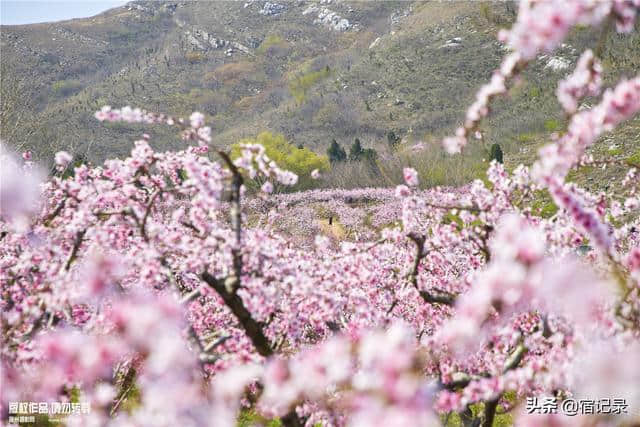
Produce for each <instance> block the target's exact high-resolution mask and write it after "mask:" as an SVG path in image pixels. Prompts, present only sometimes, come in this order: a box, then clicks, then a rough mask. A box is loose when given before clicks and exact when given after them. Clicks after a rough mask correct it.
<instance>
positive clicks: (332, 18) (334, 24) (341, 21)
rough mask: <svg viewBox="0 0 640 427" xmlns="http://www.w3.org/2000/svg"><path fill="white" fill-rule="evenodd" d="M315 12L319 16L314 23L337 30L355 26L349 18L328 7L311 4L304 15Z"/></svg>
mask: <svg viewBox="0 0 640 427" xmlns="http://www.w3.org/2000/svg"><path fill="white" fill-rule="evenodd" d="M315 13H317V18H316V19H315V20H314V21H313V23H314V24H320V25H325V26H327V27H329V28H332V29H333V30H336V31H346V30H348V29H350V28H352V27H353V24H351V22H349V20H348V19H345V18H343V17H341V16H340V15H338V14H337V13H336V12H333V11H332V10H331V9H329V8H327V7H320V6H316V5H311V6H309V7H308V8H306V9H305V10H304V11H303V12H302V14H303V15H309V14H315Z"/></svg>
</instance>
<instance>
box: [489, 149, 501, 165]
mask: <svg viewBox="0 0 640 427" xmlns="http://www.w3.org/2000/svg"><path fill="white" fill-rule="evenodd" d="M493 160H496V161H497V162H498V163H504V162H503V161H502V147H500V144H493V145H492V146H491V151H490V152H489V161H493Z"/></svg>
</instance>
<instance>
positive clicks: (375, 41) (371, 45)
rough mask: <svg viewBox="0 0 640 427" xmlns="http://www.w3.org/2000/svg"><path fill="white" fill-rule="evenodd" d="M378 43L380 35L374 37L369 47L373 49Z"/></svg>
mask: <svg viewBox="0 0 640 427" xmlns="http://www.w3.org/2000/svg"><path fill="white" fill-rule="evenodd" d="M378 43H380V37H378V38H377V39H375V40H374V41H373V42H372V43H371V44H370V45H369V49H373V48H374V47H376V46H377V45H378Z"/></svg>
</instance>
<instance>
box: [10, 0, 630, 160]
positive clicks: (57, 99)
mask: <svg viewBox="0 0 640 427" xmlns="http://www.w3.org/2000/svg"><path fill="white" fill-rule="evenodd" d="M514 11H515V7H514V5H513V4H512V3H502V2H486V3H485V2H450V3H446V4H445V3H442V2H435V1H434V2H424V1H422V2H406V1H398V2H392V1H384V2H347V1H337V0H333V1H332V0H320V1H317V2H302V1H296V2H283V1H278V2H274V1H254V0H248V1H228V2H227V1H225V2H204V1H203V2H184V1H183V2H176V1H170V2H157V1H134V2H131V3H128V4H127V5H125V6H123V7H119V8H116V9H111V10H109V11H107V12H105V13H103V14H100V15H98V16H95V17H92V18H86V19H75V20H70V21H64V22H57V23H47V24H33V25H22V26H3V27H2V31H1V36H0V42H1V45H0V48H1V49H2V94H3V97H2V98H3V101H2V120H3V124H2V133H3V135H2V137H3V139H5V140H7V141H8V142H9V143H10V144H12V145H14V146H15V147H17V148H19V149H31V150H33V151H34V153H35V154H36V156H37V157H39V158H40V159H48V158H50V157H51V155H52V153H53V152H55V151H57V150H60V149H66V150H69V151H71V152H73V153H75V154H82V155H84V156H86V157H87V158H89V159H91V160H93V161H100V160H102V159H104V158H105V157H107V156H117V155H122V154H124V153H126V152H128V151H129V150H130V147H131V141H132V140H133V139H134V138H136V137H138V136H139V135H140V133H141V128H140V127H139V126H136V125H127V124H117V125H106V126H105V125H103V124H100V123H98V122H97V121H95V120H94V119H93V112H94V111H95V110H97V109H99V108H100V107H101V106H102V105H112V106H123V105H132V106H141V107H144V108H147V109H150V110H156V111H162V112H167V113H171V114H175V115H187V114H189V113H190V112H191V111H193V110H199V111H202V112H204V113H205V114H206V115H207V119H208V122H209V123H211V124H212V127H213V130H214V144H216V145H218V146H228V145H229V144H231V143H233V142H235V141H236V140H238V139H239V138H242V137H249V136H255V135H256V134H257V133H258V132H260V131H263V130H271V131H273V132H281V133H283V134H285V135H286V136H287V138H288V139H290V140H291V141H293V142H294V143H296V144H302V145H304V146H306V147H310V148H312V149H315V150H317V151H322V152H324V150H325V149H326V147H327V146H328V145H329V143H330V142H331V140H332V139H334V138H335V139H336V140H337V141H338V142H340V143H342V144H343V145H344V144H351V143H352V142H353V140H354V138H355V137H358V138H359V139H360V140H361V141H362V143H363V145H364V146H366V147H379V146H382V145H383V144H386V135H387V133H388V132H389V131H390V130H391V131H393V132H394V133H395V134H396V135H399V136H400V137H402V138H403V139H404V140H405V141H408V142H411V143H415V142H416V141H425V142H426V143H427V144H428V143H429V142H431V141H436V140H437V139H438V138H439V137H441V136H442V135H445V134H447V133H450V132H451V131H452V130H453V129H454V127H455V125H456V124H457V123H459V122H460V121H461V120H462V119H463V116H464V109H465V106H466V105H468V104H469V103H470V101H471V100H472V99H473V96H474V94H475V91H476V90H477V88H478V87H479V86H480V85H481V84H482V83H483V82H485V81H487V80H488V78H489V77H490V74H491V71H492V70H493V69H494V68H495V67H496V66H497V65H498V63H499V60H500V58H501V56H502V55H503V54H504V47H503V46H501V45H500V43H498V42H497V41H496V37H495V35H496V32H497V31H498V30H499V28H501V27H504V26H508V25H509V24H510V22H511V20H512V19H513V18H514ZM635 34H637V32H636V33H635ZM599 36H600V35H599V34H595V33H593V32H592V31H591V32H590V31H586V30H577V31H575V33H574V34H573V35H572V37H571V38H570V41H569V43H567V44H566V45H563V47H562V49H560V51H558V52H557V53H555V54H554V55H551V56H542V57H540V58H539V59H538V61H536V63H534V64H533V65H532V67H531V69H530V71H528V72H527V73H526V74H525V76H524V79H523V80H522V81H521V82H520V84H519V86H518V87H516V88H514V90H513V91H512V94H511V98H510V99H508V100H504V101H501V102H500V103H498V105H497V108H496V111H495V113H494V115H493V117H492V119H491V120H489V121H488V122H487V138H486V142H485V143H489V142H500V143H501V144H503V146H504V147H505V149H506V151H507V159H508V158H509V157H510V155H511V153H512V154H513V156H512V157H514V158H518V159H519V158H521V157H524V158H525V159H526V157H527V153H528V152H529V151H531V152H533V148H532V147H531V144H535V142H536V141H538V140H539V139H540V138H544V137H545V136H546V135H548V133H549V132H551V131H553V130H557V129H561V128H562V126H563V120H564V119H563V117H562V116H561V114H560V110H559V107H558V106H557V103H556V101H555V95H554V90H555V83H554V82H556V81H557V80H558V79H559V78H561V77H562V76H563V75H564V74H565V73H566V72H568V70H569V69H570V68H571V67H572V65H573V64H575V61H576V59H577V57H578V55H579V54H580V52H581V50H582V48H583V47H584V46H585V45H587V44H591V45H593V44H595V42H596V41H597V39H598V37H599ZM603 42H604V43H603V52H602V56H603V57H604V61H605V72H606V80H607V81H608V82H612V81H614V80H615V79H617V77H619V76H620V75H629V76H630V75H633V74H635V73H636V72H637V70H638V69H640V39H638V36H637V35H635V36H633V35H632V36H618V35H613V34H611V35H609V36H607V37H606V38H604V39H603ZM631 125H632V126H638V124H637V122H636V123H632V124H631ZM635 129H636V130H637V127H636V128H635ZM150 130H151V133H152V136H153V143H154V144H155V146H156V147H158V148H170V147H173V148H175V147H179V146H181V142H180V141H178V140H177V139H176V137H175V134H174V133H173V131H167V130H166V129H162V128H159V127H156V128H152V129H150ZM631 134H632V135H636V137H638V135H637V134H634V133H633V132H631ZM523 135H524V136H523ZM522 143H524V148H523V146H522ZM527 144H529V148H527V147H528V146H527ZM523 149H524V150H529V151H524V152H523V151H522V150H523ZM523 153H524V154H523ZM476 154H477V153H476Z"/></svg>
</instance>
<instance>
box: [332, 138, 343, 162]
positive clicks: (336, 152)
mask: <svg viewBox="0 0 640 427" xmlns="http://www.w3.org/2000/svg"><path fill="white" fill-rule="evenodd" d="M327 156H328V157H329V161H330V162H331V163H336V162H344V161H345V160H346V159H347V153H346V151H344V148H342V147H341V146H340V144H338V142H337V141H336V140H335V139H334V140H333V141H332V142H331V146H330V147H329V149H328V150H327Z"/></svg>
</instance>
